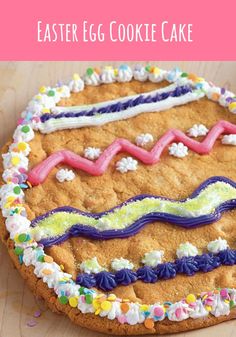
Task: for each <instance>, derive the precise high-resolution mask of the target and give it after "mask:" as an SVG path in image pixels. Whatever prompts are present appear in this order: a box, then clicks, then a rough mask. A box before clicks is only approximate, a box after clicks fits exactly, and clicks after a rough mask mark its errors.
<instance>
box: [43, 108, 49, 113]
mask: <svg viewBox="0 0 236 337" xmlns="http://www.w3.org/2000/svg"><path fill="white" fill-rule="evenodd" d="M42 113H43V114H47V113H50V109H48V108H43V109H42Z"/></svg>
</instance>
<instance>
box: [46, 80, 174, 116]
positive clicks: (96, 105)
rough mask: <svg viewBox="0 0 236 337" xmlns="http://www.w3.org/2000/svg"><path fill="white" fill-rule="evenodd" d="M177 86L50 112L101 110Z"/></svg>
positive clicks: (59, 108) (168, 90) (56, 108)
mask: <svg viewBox="0 0 236 337" xmlns="http://www.w3.org/2000/svg"><path fill="white" fill-rule="evenodd" d="M178 86H179V85H177V84H171V85H168V86H167V87H164V88H160V89H156V90H153V91H148V92H145V93H141V94H137V95H131V96H125V97H121V98H117V99H113V100H110V101H105V102H99V103H94V104H88V105H78V106H70V107H68V106H67V107H62V106H56V107H55V108H52V109H51V111H52V112H53V113H56V114H59V113H61V112H71V111H73V112H74V113H76V112H81V111H83V110H88V109H93V108H103V107H106V106H108V105H111V104H116V103H123V102H126V101H128V100H130V99H132V100H133V99H135V98H138V97H139V96H141V95H142V96H143V97H147V96H151V97H153V96H155V95H157V94H162V93H164V92H170V91H173V90H175V89H176V88H177V87H178Z"/></svg>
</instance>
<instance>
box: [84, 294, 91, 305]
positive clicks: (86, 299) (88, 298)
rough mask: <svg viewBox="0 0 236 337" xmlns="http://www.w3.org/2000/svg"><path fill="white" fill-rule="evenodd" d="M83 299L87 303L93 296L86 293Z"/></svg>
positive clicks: (89, 302)
mask: <svg viewBox="0 0 236 337" xmlns="http://www.w3.org/2000/svg"><path fill="white" fill-rule="evenodd" d="M85 301H86V303H87V304H92V302H93V296H92V295H91V294H86V295H85Z"/></svg>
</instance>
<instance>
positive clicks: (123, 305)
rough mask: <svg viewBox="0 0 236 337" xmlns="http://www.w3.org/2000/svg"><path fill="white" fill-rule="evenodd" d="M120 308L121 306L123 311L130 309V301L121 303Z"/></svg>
mask: <svg viewBox="0 0 236 337" xmlns="http://www.w3.org/2000/svg"><path fill="white" fill-rule="evenodd" d="M120 308H121V311H122V312H123V313H126V312H127V311H129V304H128V303H121V305H120Z"/></svg>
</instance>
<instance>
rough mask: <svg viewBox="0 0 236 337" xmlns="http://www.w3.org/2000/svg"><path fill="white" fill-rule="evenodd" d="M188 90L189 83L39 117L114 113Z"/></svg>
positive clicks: (189, 90)
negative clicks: (124, 99)
mask: <svg viewBox="0 0 236 337" xmlns="http://www.w3.org/2000/svg"><path fill="white" fill-rule="evenodd" d="M189 92H192V87H191V86H190V85H183V86H179V87H176V88H175V89H174V90H172V91H169V92H162V93H157V94H155V95H154V96H151V95H148V96H146V97H145V96H143V95H142V94H141V95H140V96H138V97H136V98H130V99H127V101H124V102H117V103H111V104H109V105H107V106H105V107H100V108H96V107H94V108H92V109H91V108H90V109H89V110H83V111H80V112H73V111H71V112H62V113H60V114H57V115H55V114H50V113H45V114H43V115H42V116H41V117H40V120H41V122H43V123H44V122H46V121H48V120H49V119H52V118H53V119H60V118H63V117H67V118H69V117H74V118H75V117H80V116H94V115H96V114H107V113H114V112H119V111H121V110H126V109H128V108H132V107H135V106H137V105H140V104H148V103H155V102H160V101H163V100H165V99H167V98H168V97H179V96H182V95H185V94H187V93H189Z"/></svg>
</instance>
